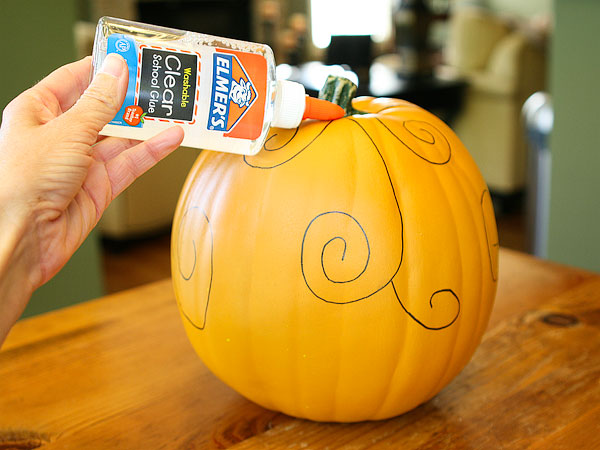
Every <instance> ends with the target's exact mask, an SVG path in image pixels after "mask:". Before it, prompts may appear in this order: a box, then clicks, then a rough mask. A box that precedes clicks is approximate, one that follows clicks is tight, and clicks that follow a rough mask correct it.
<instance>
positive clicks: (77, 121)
mask: <svg viewBox="0 0 600 450" xmlns="http://www.w3.org/2000/svg"><path fill="white" fill-rule="evenodd" d="M128 79H129V74H128V70H127V63H126V62H125V60H124V59H123V57H122V56H120V55H118V54H116V53H109V54H108V55H107V56H106V58H104V62H103V63H102V66H101V67H100V70H99V71H98V73H96V75H95V76H94V78H93V80H92V82H91V83H90V85H89V86H88V87H87V89H86V90H85V91H84V93H83V94H82V95H81V97H80V98H79V100H77V102H76V103H75V105H73V107H72V108H70V109H69V110H68V111H67V112H65V113H64V114H63V115H62V116H61V117H60V118H61V119H62V121H63V124H66V125H68V126H69V128H72V129H73V128H75V130H77V131H78V132H79V133H78V134H80V133H81V132H82V133H81V134H80V135H81V136H85V137H86V138H85V139H86V140H87V139H89V142H85V143H86V144H89V145H92V144H94V143H95V142H96V139H97V137H98V133H99V132H100V130H102V128H103V127H104V125H106V124H107V123H108V122H110V121H111V120H112V119H113V117H114V116H115V114H116V113H117V112H118V111H119V109H120V108H121V104H122V103H123V100H124V99H125V93H126V91H127V82H128Z"/></svg>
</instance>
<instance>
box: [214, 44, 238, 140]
mask: <svg viewBox="0 0 600 450" xmlns="http://www.w3.org/2000/svg"><path fill="white" fill-rule="evenodd" d="M232 59H233V55H228V54H224V53H217V52H215V53H213V80H212V95H211V99H210V105H211V106H210V110H209V114H208V129H209V130H215V131H228V130H227V122H228V118H229V91H230V90H231V80H232V76H231V69H232Z"/></svg>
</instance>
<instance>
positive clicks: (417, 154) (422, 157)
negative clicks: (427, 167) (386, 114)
mask: <svg viewBox="0 0 600 450" xmlns="http://www.w3.org/2000/svg"><path fill="white" fill-rule="evenodd" d="M376 119H377V121H378V122H379V123H380V124H381V125H383V127H384V128H385V129H386V130H388V131H389V132H390V133H391V134H392V136H394V137H395V138H396V139H397V140H398V141H400V142H401V143H402V144H403V145H404V146H405V147H406V148H408V149H409V150H410V151H411V152H413V153H414V154H415V155H416V156H418V157H419V158H421V159H422V160H424V161H427V162H428V163H430V164H435V165H439V166H441V165H444V164H447V163H448V162H449V161H450V159H451V158H452V147H451V146H450V142H448V139H447V138H446V136H445V135H444V133H442V132H441V131H440V130H439V129H438V128H436V126H435V125H433V124H431V123H429V122H425V121H421V120H406V121H404V122H403V123H402V125H403V126H404V129H405V130H406V131H407V132H408V133H410V135H411V136H413V137H414V138H416V139H418V140H420V141H422V142H425V143H427V144H430V145H435V144H436V140H435V136H434V134H433V133H431V132H430V131H429V130H427V129H425V128H421V129H420V130H421V131H425V132H426V133H427V134H428V135H429V136H431V138H432V141H427V140H425V139H423V138H422V137H421V136H418V135H417V134H415V133H414V132H413V131H412V130H410V129H409V128H408V126H407V122H410V123H419V124H425V125H427V126H429V127H431V128H433V129H434V130H435V131H436V132H437V133H438V134H439V135H440V136H441V137H442V138H443V140H444V142H445V147H446V151H447V152H448V156H447V157H446V158H445V159H443V160H441V161H432V160H431V159H429V158H426V157H425V156H423V155H422V154H421V153H419V152H417V151H416V150H415V149H414V148H412V147H411V146H410V145H408V144H407V143H406V142H404V141H403V140H402V139H401V138H400V137H399V136H398V135H397V134H396V133H394V132H393V131H392V130H391V129H390V128H389V127H388V126H387V125H386V124H385V123H384V122H383V121H382V120H381V119H379V118H378V117H376ZM438 147H439V146H438ZM443 156H445V154H444V155H443Z"/></svg>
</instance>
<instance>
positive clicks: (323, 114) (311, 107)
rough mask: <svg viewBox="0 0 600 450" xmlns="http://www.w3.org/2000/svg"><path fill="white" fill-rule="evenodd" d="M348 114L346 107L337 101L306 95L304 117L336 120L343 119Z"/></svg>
mask: <svg viewBox="0 0 600 450" xmlns="http://www.w3.org/2000/svg"><path fill="white" fill-rule="evenodd" d="M345 115H346V112H345V111H344V108H342V107H341V106H340V105H336V104H335V103H331V102H328V101H327V100H321V99H320V98H314V97H310V96H308V95H307V96H306V105H305V107H304V115H303V116H302V119H303V120H304V119H317V120H335V119H341V118H342V117H344V116H345Z"/></svg>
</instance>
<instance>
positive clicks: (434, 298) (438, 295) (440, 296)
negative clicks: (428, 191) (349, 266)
mask: <svg viewBox="0 0 600 450" xmlns="http://www.w3.org/2000/svg"><path fill="white" fill-rule="evenodd" d="M349 120H350V121H351V122H353V123H354V124H356V125H357V126H358V127H359V128H360V129H361V130H362V131H363V132H364V133H365V135H366V136H367V137H368V138H369V140H370V142H371V143H372V144H373V148H374V149H375V151H376V152H377V154H378V155H379V158H380V159H381V162H382V167H383V169H384V171H385V173H386V175H387V178H388V181H389V185H390V188H391V193H392V195H393V198H394V200H395V204H396V208H397V211H398V216H399V219H400V230H399V232H400V234H401V242H402V245H401V250H400V254H399V255H398V264H397V266H395V269H394V270H393V271H392V273H391V274H390V275H388V276H386V277H384V278H383V279H382V280H380V282H379V283H377V284H376V285H375V286H374V287H373V286H371V287H370V288H369V290H368V291H367V292H361V290H360V289H353V294H354V295H352V296H350V295H347V298H341V294H339V293H338V294H336V295H335V296H326V295H324V294H322V293H320V292H318V290H317V289H316V288H315V287H314V286H313V285H312V283H311V280H310V279H309V276H308V275H307V264H311V263H312V260H311V262H307V260H306V259H307V257H306V252H307V250H306V247H307V241H308V240H309V237H310V233H311V229H313V228H314V227H316V226H317V224H319V223H320V222H324V220H325V219H329V218H330V217H331V216H334V215H337V216H342V217H344V218H346V220H348V221H349V223H350V224H351V225H352V227H353V228H355V230H356V231H357V232H356V234H357V235H359V236H362V239H361V241H363V242H361V244H363V245H364V247H365V248H366V252H363V253H366V257H365V261H364V265H363V266H362V268H361V267H358V269H360V270H357V273H356V275H353V276H348V277H346V278H347V279H343V280H341V279H333V278H332V277H331V276H330V275H329V273H328V270H327V268H326V265H325V261H324V257H325V252H326V251H327V249H328V248H329V247H330V246H331V245H332V244H333V243H334V242H338V241H339V242H341V243H342V244H343V247H342V248H341V253H340V254H339V255H337V256H339V258H337V261H338V263H339V264H342V263H343V262H344V259H345V257H346V252H347V251H348V242H347V240H346V238H345V237H344V236H341V235H337V234H335V233H334V236H333V237H331V238H330V239H328V240H326V241H325V242H324V243H323V246H322V249H321V252H320V253H321V255H320V256H321V270H322V275H323V276H324V278H325V279H327V280H328V281H329V282H331V283H339V284H341V283H354V282H356V281H357V280H358V279H359V278H360V277H361V276H362V275H363V274H365V272H366V270H367V267H368V265H369V262H370V260H371V244H370V242H369V237H368V235H367V233H366V232H365V229H364V227H363V226H362V225H361V224H360V222H359V221H358V220H357V218H356V217H353V216H352V215H350V214H348V213H346V212H343V211H326V212H323V213H321V214H319V215H317V216H316V217H314V218H313V219H312V220H311V221H310V222H309V224H308V226H307V228H306V230H305V232H304V235H303V238H302V245H301V252H300V268H301V271H302V276H303V278H304V282H305V284H306V286H307V288H308V289H309V290H310V291H311V293H312V294H313V295H314V296H315V297H317V298H319V299H320V300H322V301H324V302H326V303H332V304H349V303H354V302H358V301H361V300H365V299H367V298H369V297H371V296H373V295H375V294H376V293H377V292H379V291H381V290H382V289H384V288H385V287H387V286H388V285H390V284H391V285H392V289H393V292H394V295H395V297H396V299H397V300H398V303H399V304H400V306H401V307H402V309H403V310H404V311H405V312H406V313H407V314H408V316H409V317H410V318H411V319H412V320H414V321H415V323H417V324H419V325H420V326H422V327H423V328H425V329H427V330H432V331H433V330H442V329H444V328H447V327H449V326H451V325H452V324H453V323H455V322H456V320H457V318H458V316H459V314H460V300H459V298H458V296H457V295H456V293H455V292H454V291H453V290H452V289H440V290H437V291H435V292H434V293H433V294H432V295H431V297H430V299H429V306H430V308H431V309H432V310H433V309H434V307H435V304H437V303H438V302H440V301H443V300H444V299H446V300H448V299H450V300H451V301H452V302H455V303H456V313H455V314H454V315H453V316H452V317H451V318H450V319H449V320H446V321H444V322H443V323H439V324H428V323H426V321H425V320H424V319H422V318H418V317H417V316H416V315H415V314H414V313H411V312H410V310H409V309H408V308H407V306H406V305H405V304H404V303H403V302H402V299H401V298H400V295H399V294H398V291H397V289H396V286H395V285H394V283H393V279H394V278H395V276H396V275H397V273H398V271H399V270H400V267H401V265H402V260H403V255H404V225H403V219H402V211H401V209H400V205H399V202H398V197H397V195H396V191H395V188H394V184H393V182H392V177H391V175H390V171H389V169H388V167H387V164H386V161H385V159H384V157H383V155H382V153H381V151H380V149H379V147H378V146H377V144H376V143H375V141H374V140H373V139H372V137H371V136H370V135H369V133H368V132H367V130H365V128H364V127H363V126H362V125H361V124H360V123H359V122H358V121H356V120H354V119H349ZM409 131H410V130H409ZM430 136H431V139H430V141H429V143H435V137H434V136H433V134H431V133H430ZM446 143H447V140H446ZM405 145H406V144H405ZM448 145H449V144H448ZM423 159H424V158H423ZM326 225H327V224H323V225H322V226H326ZM358 230H359V231H360V233H358Z"/></svg>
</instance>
